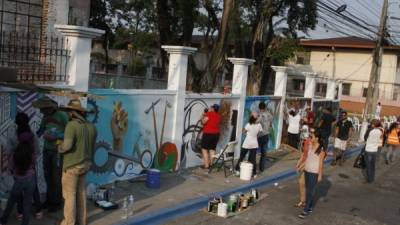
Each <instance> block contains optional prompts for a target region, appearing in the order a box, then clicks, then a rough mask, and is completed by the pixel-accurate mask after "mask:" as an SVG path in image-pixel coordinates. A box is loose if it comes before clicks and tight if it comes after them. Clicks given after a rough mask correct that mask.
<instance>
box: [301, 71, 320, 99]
mask: <svg viewBox="0 0 400 225" xmlns="http://www.w3.org/2000/svg"><path fill="white" fill-rule="evenodd" d="M303 74H304V76H305V77H306V84H305V89H304V98H311V99H313V98H314V96H315V88H316V86H317V76H316V74H315V73H303Z"/></svg>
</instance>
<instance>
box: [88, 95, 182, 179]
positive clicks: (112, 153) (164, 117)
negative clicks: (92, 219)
mask: <svg viewBox="0 0 400 225" xmlns="http://www.w3.org/2000/svg"><path fill="white" fill-rule="evenodd" d="M93 93H94V94H96V95H101V96H103V98H102V99H99V100H97V101H95V100H93V99H89V100H88V109H89V111H92V114H90V115H88V120H90V121H92V122H94V123H95V125H96V127H97V131H98V136H97V143H96V145H95V150H94V152H93V164H92V168H91V171H90V172H89V176H88V182H89V183H95V184H105V183H110V182H112V181H114V180H121V179H131V178H134V177H136V176H138V175H140V174H142V173H143V172H144V171H145V169H149V168H157V169H159V170H161V171H175V170H176V169H177V161H178V157H179V152H178V149H177V147H176V145H175V144H174V143H172V142H171V141H170V140H171V132H167V131H170V130H171V129H172V123H171V120H170V119H169V118H170V117H171V116H172V115H171V113H172V112H171V106H172V103H173V101H174V98H173V96H172V95H171V96H168V95H167V96H165V97H162V98H160V97H159V96H156V95H129V94H120V93H118V92H117V91H110V90H96V91H93Z"/></svg>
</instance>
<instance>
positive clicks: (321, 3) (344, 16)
mask: <svg viewBox="0 0 400 225" xmlns="http://www.w3.org/2000/svg"><path fill="white" fill-rule="evenodd" d="M317 4H318V6H319V7H320V8H322V9H325V10H328V11H329V12H331V13H333V14H335V15H336V16H338V17H341V18H342V19H344V20H346V21H348V22H350V23H352V24H354V25H357V26H359V27H360V28H363V29H365V30H368V31H370V32H373V33H375V32H376V31H375V30H372V29H371V28H369V27H367V26H365V25H363V24H361V23H359V22H357V21H355V20H354V19H352V18H350V17H348V16H346V15H344V14H341V13H337V12H336V11H335V9H333V8H332V7H331V6H329V5H327V4H325V3H323V2H317Z"/></svg>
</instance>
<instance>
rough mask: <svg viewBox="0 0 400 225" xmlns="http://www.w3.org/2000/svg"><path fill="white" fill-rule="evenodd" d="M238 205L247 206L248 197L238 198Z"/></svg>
mask: <svg viewBox="0 0 400 225" xmlns="http://www.w3.org/2000/svg"><path fill="white" fill-rule="evenodd" d="M240 206H241V208H243V209H245V208H247V207H248V206H249V199H247V197H246V196H244V197H241V198H240Z"/></svg>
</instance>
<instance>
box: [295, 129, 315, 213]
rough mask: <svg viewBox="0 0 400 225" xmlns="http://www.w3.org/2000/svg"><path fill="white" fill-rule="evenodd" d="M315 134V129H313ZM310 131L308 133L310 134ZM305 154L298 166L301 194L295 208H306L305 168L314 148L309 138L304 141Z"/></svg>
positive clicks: (302, 155)
mask: <svg viewBox="0 0 400 225" xmlns="http://www.w3.org/2000/svg"><path fill="white" fill-rule="evenodd" d="M311 130H312V132H314V129H313V128H312V129H311ZM309 132H310V131H308V133H309ZM302 144H303V147H302V150H303V153H302V154H301V156H300V159H299V161H298V162H297V164H296V171H297V173H298V174H299V180H298V182H299V194H300V201H299V203H297V204H295V207H301V208H304V207H305V206H306V182H305V177H304V167H305V163H306V159H307V154H308V150H309V149H310V148H311V147H312V141H311V139H310V138H309V137H308V136H307V138H305V139H304V141H303V143H302Z"/></svg>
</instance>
